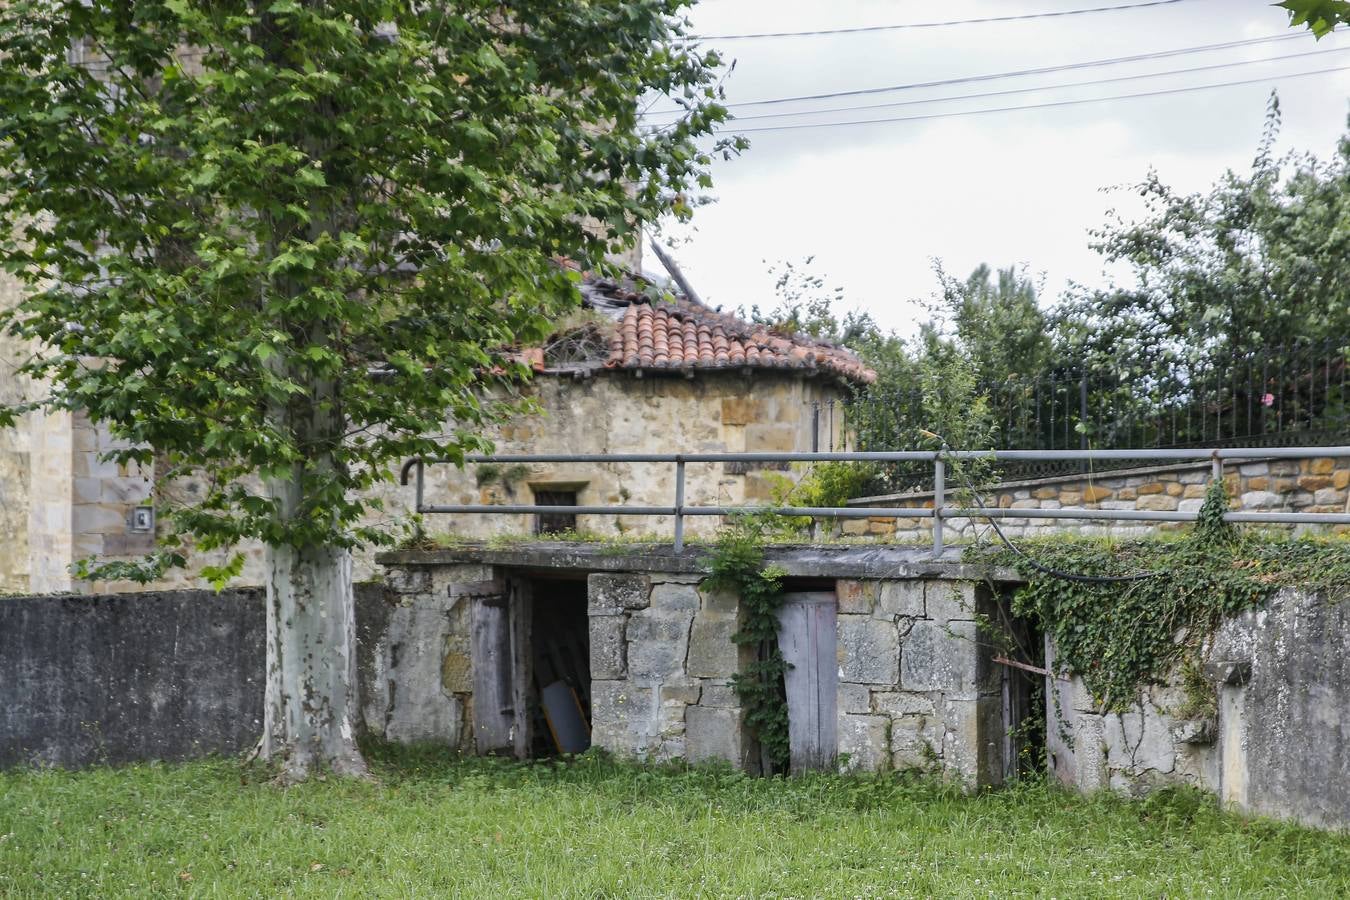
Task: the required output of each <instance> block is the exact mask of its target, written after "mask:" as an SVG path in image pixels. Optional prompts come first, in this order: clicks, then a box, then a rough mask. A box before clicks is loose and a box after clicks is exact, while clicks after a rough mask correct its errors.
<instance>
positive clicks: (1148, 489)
mask: <svg viewBox="0 0 1350 900" xmlns="http://www.w3.org/2000/svg"><path fill="white" fill-rule="evenodd" d="M1162 492H1163V486H1162V485H1161V484H1159V483H1158V482H1156V481H1155V482H1152V483H1151V484H1141V485H1139V496H1141V497H1142V496H1144V495H1145V494H1161V493H1162Z"/></svg>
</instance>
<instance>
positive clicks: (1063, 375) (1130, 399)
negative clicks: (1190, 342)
mask: <svg viewBox="0 0 1350 900" xmlns="http://www.w3.org/2000/svg"><path fill="white" fill-rule="evenodd" d="M977 393H978V394H979V395H980V396H982V397H983V398H984V399H985V401H986V402H987V403H988V410H989V416H990V420H991V422H990V424H991V425H992V427H993V442H994V446H996V447H999V448H1008V449H1012V448H1017V449H1021V450H1069V449H1079V450H1087V449H1096V450H1125V449H1134V450H1137V449H1167V448H1181V447H1184V448H1191V447H1237V446H1242V447H1265V446H1269V447H1279V446H1284V447H1288V446H1295V445H1298V446H1310V445H1331V444H1339V443H1344V442H1345V441H1346V440H1347V439H1350V345H1347V344H1346V342H1345V340H1344V339H1340V340H1334V341H1321V342H1304V343H1299V344H1291V345H1289V346H1284V347H1274V348H1271V349H1269V350H1268V351H1265V352H1263V353H1260V354H1254V355H1247V356H1242V357H1236V358H1231V359H1221V358H1213V357H1206V358H1202V359H1199V360H1197V361H1194V362H1186V363H1177V364H1175V365H1173V366H1170V367H1166V368H1163V367H1159V368H1158V371H1155V372H1134V373H1128V374H1122V373H1115V372H1103V371H1095V370H1088V369H1086V368H1083V367H1076V366H1066V367H1061V368H1060V369H1057V370H1055V371H1054V372H1050V373H1046V374H1044V375H1041V376H1039V377H1035V378H1020V377H1010V378H1007V379H1003V380H1000V381H996V382H986V383H982V384H980V385H979V386H978V387H977ZM848 407H849V413H848V417H849V418H850V419H852V423H853V424H859V423H864V424H865V423H866V422H868V421H872V422H881V423H884V426H883V427H882V428H881V429H880V431H881V434H882V440H884V442H885V444H886V445H887V446H888V448H892V449H901V448H904V441H905V434H906V433H907V432H908V431H912V430H914V429H913V427H911V426H914V425H920V426H924V425H925V423H924V419H925V414H924V412H923V409H924V407H923V397H922V394H921V392H920V391H918V390H917V389H915V390H903V391H889V392H878V391H874V392H870V393H868V394H864V395H862V396H860V397H857V398H855V399H854V400H853V401H851V402H850V403H849V404H848ZM831 412H833V411H832V410H831ZM822 415H824V414H822ZM927 427H931V423H928V425H927ZM874 430H875V429H874ZM862 437H863V442H862V445H863V447H864V448H866V449H874V448H867V446H866V445H867V443H869V442H872V443H876V442H877V437H878V436H877V435H873V434H866V433H864V434H863V435H862ZM913 439H914V440H915V441H916V442H917V440H918V436H917V435H914V437H913ZM897 441H898V442H899V446H897ZM920 446H921V445H920ZM830 449H833V448H832V447H831V448H830ZM906 449H907V448H906ZM1118 464H1128V461H1125V460H1118V461H1116V464H1108V467H1114V466H1118ZM1071 465H1072V464H1065V463H1063V462H1059V463H1047V462H1045V461H1042V460H1036V461H1032V462H1022V463H1015V464H1014V463H1008V464H1003V465H1000V466H999V474H1001V475H1003V476H1004V477H1006V478H1017V477H1033V476H1036V475H1053V474H1060V473H1062V472H1064V471H1066V470H1068V469H1069V468H1071ZM886 480H887V481H888V482H890V483H889V484H888V485H887V488H888V489H889V490H892V491H899V490H904V489H907V488H911V487H912V488H915V489H919V484H918V483H917V482H916V483H915V484H910V482H911V481H916V480H915V479H914V477H913V476H912V474H910V473H906V472H904V471H902V470H897V469H895V468H892V469H891V470H890V471H889V472H887V473H886ZM917 481H918V482H921V481H923V479H922V478H920V479H917ZM924 487H926V485H925V486H924Z"/></svg>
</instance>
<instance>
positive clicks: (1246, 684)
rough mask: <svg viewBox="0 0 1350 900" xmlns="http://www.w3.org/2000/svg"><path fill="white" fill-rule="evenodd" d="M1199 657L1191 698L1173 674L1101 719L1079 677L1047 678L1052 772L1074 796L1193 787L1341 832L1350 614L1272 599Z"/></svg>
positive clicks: (1309, 599)
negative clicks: (1200, 682)
mask: <svg viewBox="0 0 1350 900" xmlns="http://www.w3.org/2000/svg"><path fill="white" fill-rule="evenodd" d="M1050 653H1051V657H1052V661H1051V663H1050V665H1051V667H1052V668H1054V665H1053V648H1050ZM1203 658H1204V662H1203V667H1202V670H1203V675H1204V678H1205V679H1206V680H1207V682H1208V685H1207V686H1206V687H1205V688H1204V690H1203V692H1202V695H1201V696H1198V697H1197V696H1195V692H1196V691H1197V687H1196V686H1194V685H1192V686H1191V687H1190V688H1189V689H1188V688H1187V687H1185V686H1184V685H1183V679H1182V678H1181V677H1180V676H1179V674H1175V673H1174V675H1173V676H1172V677H1171V678H1170V679H1168V680H1167V683H1165V684H1162V685H1157V686H1154V687H1152V688H1150V689H1149V690H1148V691H1147V692H1146V694H1145V695H1144V697H1142V698H1141V699H1140V701H1139V703H1138V706H1137V708H1135V709H1134V710H1132V711H1130V712H1126V713H1120V714H1104V713H1102V712H1101V711H1100V710H1099V709H1098V708H1097V706H1096V704H1095V703H1094V702H1093V700H1092V698H1091V696H1090V695H1089V693H1088V691H1087V690H1086V689H1085V687H1084V685H1083V683H1082V681H1081V679H1078V678H1076V677H1063V676H1061V677H1058V678H1056V679H1055V680H1054V681H1053V682H1052V685H1053V688H1052V696H1051V698H1050V702H1049V704H1048V710H1047V715H1048V722H1047V742H1048V744H1049V751H1050V765H1051V769H1052V771H1053V772H1054V773H1055V775H1056V776H1058V777H1059V779H1060V780H1061V781H1063V782H1064V783H1065V784H1068V785H1071V786H1074V787H1077V788H1079V789H1081V790H1095V789H1098V788H1108V787H1109V788H1112V789H1114V790H1119V791H1125V792H1129V793H1141V792H1145V791H1148V790H1151V789H1153V788H1155V787H1158V786H1161V785H1165V784H1174V783H1185V784H1193V785H1197V786H1200V787H1203V788H1205V789H1207V790H1209V791H1212V792H1214V793H1215V794H1217V795H1218V796H1219V797H1220V798H1221V799H1222V800H1223V801H1224V802H1225V803H1226V804H1228V805H1231V806H1233V807H1235V808H1238V809H1241V810H1244V811H1247V812H1251V813H1257V814H1260V815H1268V816H1275V817H1278V818H1291V819H1296V820H1298V821H1301V822H1303V823H1305V824H1309V825H1316V826H1321V827H1337V828H1345V827H1350V605H1347V604H1345V603H1340V604H1331V603H1329V602H1328V601H1327V600H1326V598H1324V597H1321V596H1318V595H1316V594H1312V593H1308V592H1303V591H1298V590H1294V589H1288V590H1284V591H1281V592H1280V593H1279V594H1277V595H1276V596H1275V598H1274V599H1273V600H1272V602H1271V603H1270V604H1269V606H1268V607H1267V608H1264V609H1261V610H1258V611H1254V612H1249V613H1246V614H1244V615H1242V616H1238V617H1236V618H1233V619H1230V620H1229V621H1227V622H1226V623H1225V624H1224V625H1223V626H1222V627H1221V628H1220V629H1219V631H1218V632H1217V633H1216V634H1215V635H1214V636H1213V637H1212V638H1211V639H1210V640H1209V641H1208V643H1207V645H1206V647H1205V648H1204V654H1203Z"/></svg>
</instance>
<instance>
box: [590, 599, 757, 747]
mask: <svg viewBox="0 0 1350 900" xmlns="http://www.w3.org/2000/svg"><path fill="white" fill-rule="evenodd" d="M588 581H589V583H588V589H589V601H590V602H589V616H590V632H591V648H590V649H591V678H592V703H593V709H594V714H593V715H594V721H593V731H592V741H593V742H594V744H595V746H598V747H603V748H604V749H606V750H609V751H611V752H614V753H618V754H620V755H623V756H632V757H638V758H641V759H653V760H668V759H688V760H690V761H691V762H702V761H706V760H711V759H720V760H725V761H727V762H730V763H732V764H734V765H738V766H741V767H743V768H745V767H751V766H753V755H752V752H753V747H752V746H751V745H750V742H749V740H748V737H747V735H746V732H745V728H744V724H743V721H742V718H743V711H742V709H741V705H740V701H739V700H738V699H737V697H736V693H735V691H734V690H733V689H732V687H731V679H732V677H733V676H735V675H736V673H737V672H739V671H740V670H741V665H742V663H743V662H744V661H745V660H746V655H745V654H746V652H747V651H746V650H745V649H744V648H741V647H738V646H737V645H736V644H734V643H732V641H731V635H732V633H733V632H734V631H735V630H736V628H737V616H738V604H737V602H736V598H735V597H727V596H725V595H720V594H718V593H716V592H713V591H709V590H707V589H706V588H704V587H703V586H702V584H701V581H702V579H701V577H700V576H697V575H674V574H662V573H656V574H647V573H594V574H592V575H591V576H590V577H589V579H588Z"/></svg>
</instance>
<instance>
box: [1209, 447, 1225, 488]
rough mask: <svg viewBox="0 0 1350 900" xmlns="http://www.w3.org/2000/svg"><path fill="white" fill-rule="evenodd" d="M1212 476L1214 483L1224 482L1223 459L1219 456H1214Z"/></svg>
mask: <svg viewBox="0 0 1350 900" xmlns="http://www.w3.org/2000/svg"><path fill="white" fill-rule="evenodd" d="M1210 476H1211V478H1212V479H1213V480H1214V481H1223V459H1222V457H1220V456H1219V454H1217V453H1215V454H1214V462H1213V465H1212V467H1211V469H1210Z"/></svg>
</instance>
